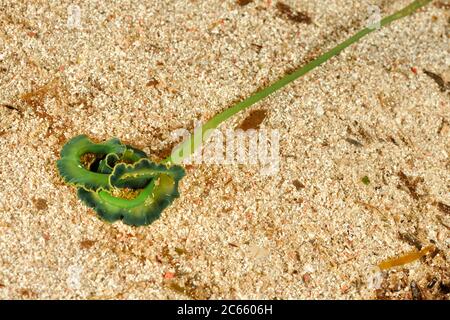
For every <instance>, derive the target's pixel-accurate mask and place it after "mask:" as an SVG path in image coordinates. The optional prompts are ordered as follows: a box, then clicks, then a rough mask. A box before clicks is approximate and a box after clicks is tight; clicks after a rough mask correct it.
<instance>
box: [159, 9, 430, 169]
mask: <svg viewBox="0 0 450 320" xmlns="http://www.w3.org/2000/svg"><path fill="white" fill-rule="evenodd" d="M431 1H432V0H416V1H414V2H412V3H411V4H410V5H408V6H407V7H405V8H403V9H401V10H399V11H397V12H396V13H394V14H392V15H390V16H388V17H386V18H384V19H382V20H381V21H380V27H383V26H386V25H388V24H390V23H391V22H393V21H395V20H398V19H401V18H403V17H406V16H409V15H411V14H412V13H414V12H415V11H417V10H418V9H420V8H421V7H423V6H425V5H427V4H428V3H430V2H431ZM374 30H376V29H375V28H369V27H368V28H365V29H362V30H361V31H359V32H358V33H356V34H355V35H353V36H352V37H350V38H348V39H347V40H345V41H344V42H342V43H340V44H339V45H337V46H336V47H334V48H333V49H331V50H330V51H328V52H326V53H324V54H323V55H321V56H320V57H318V58H317V59H315V60H313V61H311V62H309V63H308V64H306V65H305V66H303V67H301V68H299V69H297V70H296V71H294V72H292V73H290V74H287V75H286V76H284V77H283V78H281V79H279V80H278V81H276V82H274V83H273V84H272V85H270V86H268V87H266V88H264V89H262V90H260V91H258V92H256V93H254V94H253V95H251V96H250V97H248V98H247V99H245V100H243V101H241V102H239V103H237V104H236V105H234V106H232V107H230V108H228V109H226V110H225V111H223V112H221V113H219V114H217V115H216V116H214V117H213V118H211V119H210V120H209V121H208V122H206V123H205V124H204V125H203V126H202V127H201V130H198V131H194V133H192V134H191V136H190V137H189V138H188V139H187V140H185V141H184V142H183V143H182V144H181V145H180V146H178V147H177V148H176V150H175V152H177V153H178V154H179V156H178V159H177V162H180V161H182V160H184V159H186V158H187V157H189V156H191V155H192V154H193V153H194V152H195V151H196V148H198V147H200V144H197V143H196V141H201V142H202V143H203V142H204V141H205V140H206V139H207V138H208V134H207V133H208V130H212V129H215V128H217V127H218V126H219V125H220V124H221V123H222V122H224V121H226V120H228V119H229V118H231V117H232V116H234V115H235V114H236V113H238V112H240V111H243V110H245V109H247V108H249V107H251V106H252V105H254V104H255V103H257V102H259V101H261V100H262V99H264V98H266V97H267V96H269V95H270V94H272V93H274V92H276V91H278V90H280V89H281V88H283V87H285V86H286V85H288V84H289V83H291V82H292V81H294V80H296V79H298V78H299V77H301V76H303V75H305V74H307V73H308V72H309V71H311V70H313V69H315V68H316V67H318V66H320V65H321V64H323V63H324V62H326V61H328V60H329V59H331V58H332V57H334V56H336V55H338V54H339V53H340V52H341V51H342V50H344V49H345V48H347V47H349V46H350V45H352V44H354V43H355V42H357V41H358V40H360V39H361V38H363V37H364V36H366V35H368V34H369V33H371V32H373V31H374ZM185 149H187V150H189V152H188V153H187V154H184V153H183V150H185ZM163 162H165V163H172V162H174V161H173V159H172V156H169V157H167V158H166V159H164V161H163Z"/></svg>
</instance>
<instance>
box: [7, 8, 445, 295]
mask: <svg viewBox="0 0 450 320" xmlns="http://www.w3.org/2000/svg"><path fill="white" fill-rule="evenodd" d="M246 2H248V3H246ZM410 2H411V0H396V1H383V0H374V1H354V0H339V1H338V0H336V1H310V0H298V1H294V0H286V1H284V3H285V4H286V6H280V5H279V4H278V3H277V2H276V1H275V0H274V1H238V2H236V1H231V0H229V1H223V0H220V1H195V0H190V1H188V0H183V1H163V0H161V1H148V2H145V3H144V2H142V1H120V2H119V1H118V2H114V3H112V2H111V3H107V2H105V1H89V2H88V1H83V2H82V1H79V2H77V1H74V2H72V1H7V0H0V104H1V106H0V153H1V155H2V161H1V163H0V298H3V299H5V298H13V299H23V298H32V299H46V298H61V299H98V298H103V299H135V298H137V299H185V298H190V299H191V298H192V299H209V298H211V299H217V298H228V299H244V298H250V299H311V298H312V299H325V298H331V299H373V298H387V299H389V298H393V299H411V298H419V297H422V298H425V299H448V298H449V297H450V293H449V292H450V289H449V288H450V271H449V270H450V262H449V261H448V259H449V258H450V255H449V253H450V252H449V248H450V238H449V232H450V231H449V228H450V213H449V208H450V207H449V205H450V159H449V153H450V112H449V111H450V102H449V101H450V100H449V91H448V81H449V79H450V60H449V57H450V55H449V53H450V52H449V51H450V49H449V48H450V46H449V3H448V2H447V1H433V2H432V3H431V4H430V5H428V6H426V7H425V8H424V9H422V10H420V12H418V13H416V14H414V15H413V16H410V17H407V18H404V19H402V20H400V21H397V22H395V23H394V24H392V25H390V26H388V27H386V28H383V29H381V30H378V31H376V32H374V33H372V34H370V35H369V36H367V37H366V38H364V39H363V40H362V41H360V42H359V43H357V44H356V45H353V46H352V47H350V48H348V49H346V50H345V51H344V52H343V53H341V54H340V55H339V56H338V57H335V58H333V59H331V60H330V61H329V62H327V63H326V64H325V65H323V66H321V67H319V68H318V69H316V70H314V71H313V72H312V73H310V74H308V75H307V76H305V77H303V78H301V79H299V80H297V81H295V82H294V83H293V84H291V85H289V86H288V87H286V88H284V89H283V90H281V91H279V92H277V93H275V94H274V95H272V96H270V97H269V98H267V99H266V100H264V101H263V102H261V103H259V104H258V105H255V106H254V107H252V109H250V110H248V111H246V112H244V113H242V114H239V115H237V116H236V117H234V118H233V119H232V120H231V121H229V122H227V123H225V124H224V125H223V126H222V127H221V128H235V127H239V126H240V125H241V124H242V123H243V121H245V119H246V118H247V119H248V117H251V114H252V111H254V110H263V111H262V112H260V113H259V115H263V116H262V119H258V120H260V121H262V122H261V124H260V127H261V128H264V129H267V130H278V132H279V133H280V170H279V172H278V173H277V174H276V175H273V176H263V175H261V174H260V168H259V167H258V166H257V165H222V166H219V165H207V164H195V165H189V166H187V167H186V171H187V176H186V177H185V178H184V179H183V180H182V183H181V185H180V189H181V190H180V191H181V197H180V198H179V199H177V200H176V201H175V203H174V204H173V205H172V206H170V207H169V208H168V209H166V210H165V211H164V212H163V214H162V217H161V218H160V219H159V220H157V221H156V222H154V223H153V224H151V225H150V226H147V227H138V228H136V227H130V226H127V225H124V224H123V223H121V222H118V223H114V224H108V223H105V222H103V221H102V220H100V219H99V218H98V217H97V216H96V214H95V212H94V211H92V210H91V209H88V208H87V207H86V206H84V205H83V204H82V203H81V202H80V201H79V200H78V199H77V196H76V190H75V188H73V187H71V186H67V185H66V184H64V183H63V181H62V180H61V178H60V177H59V175H58V173H57V170H56V167H55V161H56V160H57V159H58V157H59V151H60V150H61V147H62V146H63V145H64V143H65V142H66V141H67V140H68V139H70V138H72V137H73V136H75V135H78V134H82V133H84V134H87V135H89V136H90V137H91V138H93V139H95V140H98V141H100V140H104V139H108V138H110V137H118V138H120V139H121V140H123V141H125V142H127V143H129V144H132V145H134V146H136V147H139V148H142V149H143V150H145V151H146V152H147V153H148V154H150V156H151V157H152V158H153V159H154V160H161V159H162V158H163V157H164V156H165V154H166V153H167V150H170V148H171V146H172V145H173V143H174V142H175V141H173V138H172V136H171V132H173V131H174V130H175V129H180V128H187V129H191V128H192V127H193V123H194V121H197V120H199V121H206V120H207V119H209V118H211V117H212V116H213V115H214V114H216V113H217V112H220V111H221V110H223V109H225V108H226V107H229V106H230V105H232V103H233V102H235V101H237V100H240V99H242V98H244V97H246V96H248V95H250V94H251V93H252V92H254V91H255V90H257V89H258V88H260V87H262V86H264V85H267V84H269V83H271V82H273V81H275V80H276V79H278V78H280V77H281V76H283V75H284V74H285V73H286V72H288V71H290V70H292V69H293V68H295V67H298V66H300V65H303V64H304V63H305V62H307V61H310V60H311V59H312V58H314V57H316V56H318V55H319V54H320V53H323V52H325V51H326V50H327V49H329V48H331V47H333V46H334V45H336V44H338V43H339V42H341V41H342V40H344V39H346V38H347V37H348V36H350V35H351V34H353V33H354V32H355V31H357V30H359V29H361V28H362V27H363V26H365V21H366V19H367V7H368V6H369V5H371V4H372V5H377V6H379V7H380V8H381V10H382V13H383V15H387V14H390V13H392V12H394V11H396V10H398V9H400V8H402V7H404V6H405V5H407V4H408V3H410ZM73 4H78V5H79V8H80V20H79V21H80V24H79V25H77V24H76V23H77V20H76V19H75V20H74V19H73V17H72V18H70V17H71V16H70V14H72V13H73V11H71V10H72V9H73V8H72V9H70V10H68V7H69V6H70V5H73ZM71 12H72V13H71ZM249 123H250V124H251V121H250V122H249ZM428 246H433V247H434V248H435V250H434V251H433V252H432V253H431V254H428V255H427V256H425V257H423V258H421V259H418V260H417V261H415V262H412V263H409V264H405V265H403V266H401V267H397V268H392V269H388V270H385V271H379V270H377V265H378V264H379V263H380V262H381V261H384V260H386V259H387V258H391V257H396V256H401V255H402V254H405V253H408V252H411V251H414V250H419V249H420V248H423V247H428Z"/></svg>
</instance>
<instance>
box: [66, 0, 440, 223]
mask: <svg viewBox="0 0 450 320" xmlns="http://www.w3.org/2000/svg"><path fill="white" fill-rule="evenodd" d="M431 1H432V0H416V1H413V2H412V3H411V4H410V5H408V6H406V7H405V8H403V9H401V10H399V11H397V12H395V13H394V14H392V15H390V16H387V17H385V18H384V19H382V20H380V21H379V23H377V24H376V27H375V25H372V26H368V27H366V28H364V29H362V30H361V31H359V32H357V33H356V34H355V35H353V36H351V37H350V38H348V39H347V40H345V41H343V42H342V43H340V44H338V45H337V46H336V47H334V48H332V49H331V50H329V51H327V52H326V53H324V54H323V55H321V56H319V57H318V58H316V59H315V60H313V61H311V62H309V63H308V64H306V65H305V66H303V67H301V68H299V69H297V70H295V71H294V72H292V73H289V74H287V75H285V76H284V77H282V78H281V79H279V80H277V81H275V82H274V83H273V84H271V85H269V86H268V87H266V88H264V89H262V90H260V91H257V92H255V93H254V94H253V95H251V96H250V97H248V98H246V99H245V100H243V101H241V102H239V103H237V104H236V105H233V106H232V107H230V108H228V109H226V110H224V111H223V112H221V113H219V114H217V115H216V116H214V117H213V118H211V119H210V120H209V121H208V122H206V123H205V124H204V125H203V126H202V127H201V130H195V131H194V133H192V134H191V136H189V137H188V139H186V140H185V141H184V142H183V143H181V144H180V145H179V146H178V147H176V148H175V149H174V152H173V153H172V154H173V155H174V156H173V157H172V156H169V157H167V158H166V159H164V160H163V161H162V162H161V163H160V164H157V163H154V162H152V161H151V160H149V159H148V157H147V155H146V154H145V153H144V152H143V151H141V150H138V149H136V148H133V147H132V146H129V145H125V144H122V143H121V142H120V140H119V139H117V138H113V139H110V140H107V141H105V142H101V143H94V142H92V141H91V140H89V138H88V137H87V136H86V135H79V136H76V137H74V138H72V139H71V140H69V141H68V142H67V143H66V144H65V145H64V147H63V149H62V150H61V159H59V160H58V161H57V167H58V170H59V173H60V175H61V177H62V178H63V180H64V181H65V182H67V183H68V184H71V185H74V186H75V187H77V188H78V196H79V198H80V199H81V200H82V201H83V202H84V203H85V204H86V205H87V206H89V207H91V208H93V209H94V210H95V211H96V212H97V213H98V215H99V216H100V217H101V218H103V219H104V220H106V221H109V222H114V221H116V220H122V221H123V222H124V223H126V224H129V225H134V226H141V225H148V224H150V223H152V222H153V221H155V220H156V219H157V218H159V217H160V215H161V212H162V211H163V210H164V209H165V208H166V207H167V206H169V205H170V204H171V203H172V202H173V201H174V199H175V198H177V197H179V192H178V184H179V181H180V180H181V179H182V178H183V177H184V175H185V171H184V169H183V168H182V167H181V166H179V165H177V164H178V163H181V162H182V161H183V160H184V159H186V158H188V157H190V156H191V155H192V154H193V153H194V152H195V151H196V148H198V147H199V146H201V145H202V143H204V142H206V140H207V139H208V137H209V133H210V132H211V130H212V129H215V128H217V127H218V126H219V125H220V124H221V123H223V122H224V121H226V120H228V119H229V118H230V117H232V116H234V115H235V114H237V113H238V112H240V111H243V110H245V109H247V108H249V107H250V106H252V105H254V104H255V103H257V102H259V101H261V100H262V99H264V98H266V97H267V96H269V95H270V94H272V93H274V92H276V91H278V90H280V89H281V88H283V87H285V86H286V85H288V84H289V83H291V82H292V81H294V80H296V79H298V78H299V77H301V76H303V75H305V74H307V73H308V72H310V71H311V70H313V69H315V68H316V67H318V66H320V65H321V64H323V63H324V62H326V61H328V60H329V59H331V58H332V57H334V56H336V55H338V54H339V53H340V52H341V51H342V50H344V49H346V48H347V47H349V46H350V45H352V44H354V43H355V42H357V41H359V40H360V39H361V38H363V37H364V36H366V35H368V34H369V33H371V32H373V31H375V30H377V29H378V28H381V27H384V26H386V25H388V24H390V23H391V22H393V21H395V20H398V19H401V18H403V17H406V16H409V15H411V14H412V13H414V12H415V11H417V10H418V9H420V8H422V7H424V6H425V5H427V4H429V3H430V2H431ZM198 142H200V143H198Z"/></svg>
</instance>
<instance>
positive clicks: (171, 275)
mask: <svg viewBox="0 0 450 320" xmlns="http://www.w3.org/2000/svg"><path fill="white" fill-rule="evenodd" d="M174 277H175V273H173V272H166V273H164V279H173V278H174Z"/></svg>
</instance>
